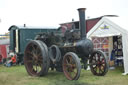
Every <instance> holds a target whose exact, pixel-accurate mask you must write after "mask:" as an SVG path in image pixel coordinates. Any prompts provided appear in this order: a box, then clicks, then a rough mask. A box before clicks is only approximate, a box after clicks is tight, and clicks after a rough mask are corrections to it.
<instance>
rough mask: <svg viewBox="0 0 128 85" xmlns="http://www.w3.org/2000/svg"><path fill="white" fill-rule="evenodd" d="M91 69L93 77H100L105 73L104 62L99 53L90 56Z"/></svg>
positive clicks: (102, 56)
mask: <svg viewBox="0 0 128 85" xmlns="http://www.w3.org/2000/svg"><path fill="white" fill-rule="evenodd" d="M91 68H92V70H93V72H94V74H95V75H102V74H104V73H105V71H106V60H105V57H104V55H102V54H101V53H98V52H96V53H95V54H94V55H93V56H92V60H91Z"/></svg>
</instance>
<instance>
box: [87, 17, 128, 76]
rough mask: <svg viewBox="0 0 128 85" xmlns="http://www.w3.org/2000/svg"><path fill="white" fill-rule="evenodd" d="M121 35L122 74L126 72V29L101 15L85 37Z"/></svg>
mask: <svg viewBox="0 0 128 85" xmlns="http://www.w3.org/2000/svg"><path fill="white" fill-rule="evenodd" d="M110 36H122V45H123V61H124V74H128V56H127V55H128V39H127V38H128V31H127V30H125V29H123V28H121V27H120V26H118V25H117V24H115V23H114V22H112V21H110V20H109V19H107V18H105V17H103V18H102V19H101V20H100V21H99V22H98V23H97V24H96V25H95V26H94V27H93V28H92V29H91V30H90V31H89V32H88V33H87V37H88V38H92V37H110Z"/></svg>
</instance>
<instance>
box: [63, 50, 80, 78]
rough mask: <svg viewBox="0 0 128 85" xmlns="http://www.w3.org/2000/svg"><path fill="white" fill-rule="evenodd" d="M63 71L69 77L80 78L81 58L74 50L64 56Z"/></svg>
mask: <svg viewBox="0 0 128 85" xmlns="http://www.w3.org/2000/svg"><path fill="white" fill-rule="evenodd" d="M63 72H64V75H65V76H66V78H67V79H69V80H78V79H79V77H80V72H81V65H80V59H79V58H78V56H77V55H76V54H75V53H73V52H68V53H66V54H65V55H64V58H63Z"/></svg>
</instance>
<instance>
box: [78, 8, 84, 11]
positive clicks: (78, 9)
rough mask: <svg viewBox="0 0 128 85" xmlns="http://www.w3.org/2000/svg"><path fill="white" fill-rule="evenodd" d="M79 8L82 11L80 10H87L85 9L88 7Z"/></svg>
mask: <svg viewBox="0 0 128 85" xmlns="http://www.w3.org/2000/svg"><path fill="white" fill-rule="evenodd" d="M77 10H78V11H80V10H83V11H85V10H86V8H78V9H77Z"/></svg>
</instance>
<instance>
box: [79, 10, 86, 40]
mask: <svg viewBox="0 0 128 85" xmlns="http://www.w3.org/2000/svg"><path fill="white" fill-rule="evenodd" d="M85 10H86V8H79V9H78V12H79V20H80V21H79V28H80V34H81V39H82V40H83V39H86V21H85Z"/></svg>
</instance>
